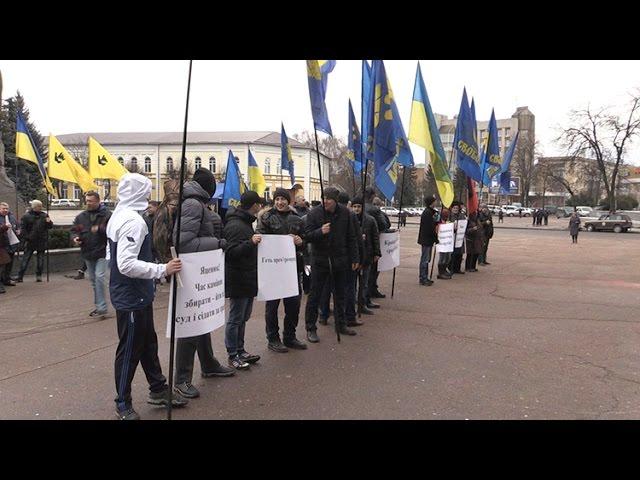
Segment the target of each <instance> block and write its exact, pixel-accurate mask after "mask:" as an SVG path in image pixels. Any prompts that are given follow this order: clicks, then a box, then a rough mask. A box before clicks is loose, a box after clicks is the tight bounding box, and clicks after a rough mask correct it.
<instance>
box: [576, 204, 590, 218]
mask: <svg viewBox="0 0 640 480" xmlns="http://www.w3.org/2000/svg"><path fill="white" fill-rule="evenodd" d="M576 212H578V216H579V217H593V216H595V215H594V210H593V208H591V207H585V206H577V207H576Z"/></svg>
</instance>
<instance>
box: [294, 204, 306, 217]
mask: <svg viewBox="0 0 640 480" xmlns="http://www.w3.org/2000/svg"><path fill="white" fill-rule="evenodd" d="M294 208H295V209H296V212H297V213H298V216H300V217H304V216H305V215H306V214H307V213H309V208H308V207H307V206H306V205H305V206H301V207H300V206H298V207H294Z"/></svg>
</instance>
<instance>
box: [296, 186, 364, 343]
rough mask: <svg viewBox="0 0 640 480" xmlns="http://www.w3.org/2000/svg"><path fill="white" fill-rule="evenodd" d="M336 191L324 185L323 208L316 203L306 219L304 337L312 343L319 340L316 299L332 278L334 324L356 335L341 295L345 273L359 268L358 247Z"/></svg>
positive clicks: (349, 220)
mask: <svg viewBox="0 0 640 480" xmlns="http://www.w3.org/2000/svg"><path fill="white" fill-rule="evenodd" d="M338 194H339V191H338V189H337V188H335V187H327V188H325V189H324V198H323V201H324V209H323V208H322V205H319V206H317V207H315V208H313V209H312V210H311V211H310V212H309V213H308V214H307V218H306V226H305V240H306V241H307V242H308V243H310V244H311V291H310V292H309V298H308V300H307V306H306V309H305V324H306V328H307V339H308V340H309V341H310V342H311V343H317V342H319V341H320V339H319V338H318V335H317V333H316V330H317V326H316V323H317V320H318V302H319V298H320V294H321V293H322V290H323V288H324V286H325V284H326V283H327V282H331V280H333V298H334V318H335V321H336V326H337V327H338V329H339V331H340V333H341V334H344V335H355V334H356V332H355V331H354V330H351V329H349V328H347V326H346V323H345V318H344V297H345V290H346V282H347V272H348V271H349V270H352V271H357V270H358V268H359V265H358V260H359V259H358V246H357V244H356V232H355V229H354V225H353V222H352V220H351V213H350V212H349V210H348V209H347V208H346V207H345V206H343V205H339V204H338ZM329 262H331V269H330V267H329ZM331 271H332V272H333V278H331V274H330V272H331Z"/></svg>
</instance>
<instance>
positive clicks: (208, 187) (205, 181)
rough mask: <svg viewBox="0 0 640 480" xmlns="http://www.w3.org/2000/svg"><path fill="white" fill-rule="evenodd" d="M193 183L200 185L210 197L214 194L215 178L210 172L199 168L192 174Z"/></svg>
mask: <svg viewBox="0 0 640 480" xmlns="http://www.w3.org/2000/svg"><path fill="white" fill-rule="evenodd" d="M193 181H194V182H196V183H197V184H198V185H200V186H201V187H202V188H203V189H204V191H205V192H207V193H208V194H209V195H210V196H211V195H213V194H214V193H216V177H214V176H213V173H211V171H210V170H207V169H206V168H199V169H197V170H196V171H195V173H194V174H193Z"/></svg>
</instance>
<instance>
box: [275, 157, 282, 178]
mask: <svg viewBox="0 0 640 480" xmlns="http://www.w3.org/2000/svg"><path fill="white" fill-rule="evenodd" d="M276 173H277V174H278V175H282V159H281V158H280V157H278V159H277V160H276Z"/></svg>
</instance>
